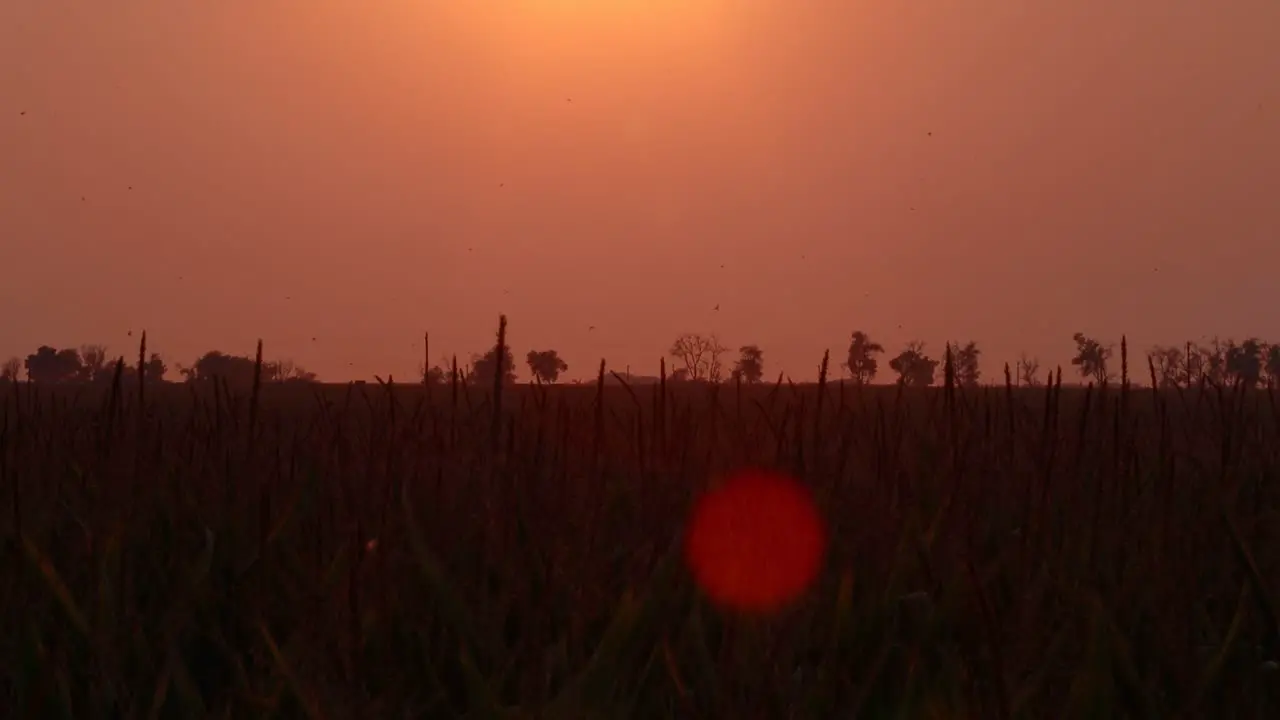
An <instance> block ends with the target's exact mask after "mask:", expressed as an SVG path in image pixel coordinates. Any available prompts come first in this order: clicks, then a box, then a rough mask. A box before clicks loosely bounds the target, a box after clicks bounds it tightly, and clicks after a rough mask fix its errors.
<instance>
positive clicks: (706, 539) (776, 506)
mask: <svg viewBox="0 0 1280 720" xmlns="http://www.w3.org/2000/svg"><path fill="white" fill-rule="evenodd" d="M826 542H827V536H826V527H825V524H824V523H823V521H822V517H821V515H820V514H819V513H818V509H817V507H816V506H815V505H814V502H813V498H812V496H811V494H810V493H809V492H808V490H806V489H805V488H804V487H803V486H801V485H800V484H799V483H798V482H796V481H795V480H793V479H792V478H789V477H787V476H786V475H783V474H781V473H777V472H771V471H767V470H747V471H743V472H739V473H737V474H735V475H733V476H732V477H730V478H729V479H728V480H727V481H726V482H725V483H724V484H723V485H721V486H720V487H718V488H715V489H713V490H711V491H709V492H707V493H706V494H705V495H703V496H702V497H701V498H700V499H699V501H698V503H697V504H696V506H695V507H694V511H693V515H692V517H691V518H690V522H689V528H688V535H687V537H686V539H685V560H686V562H687V563H688V565H689V569H690V571H691V572H692V573H693V577H694V580H695V581H696V582H697V583H698V586H699V587H700V588H701V589H702V591H703V592H704V593H705V594H706V595H707V597H708V598H709V599H710V600H711V601H712V602H714V603H715V604H717V605H719V606H721V607H723V608H725V609H729V610H734V611H737V612H743V613H750V614H767V613H772V612H776V611H777V610H779V609H781V608H782V607H783V606H785V605H787V604H788V603H790V602H792V601H793V600H795V599H796V598H798V597H799V596H800V595H802V594H803V593H804V591H805V590H806V589H808V587H809V586H810V585H811V584H812V583H813V581H814V579H815V578H816V577H817V575H818V572H819V570H820V569H821V567H822V560H823V557H824V555H825V552H826Z"/></svg>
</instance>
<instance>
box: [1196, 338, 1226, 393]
mask: <svg viewBox="0 0 1280 720" xmlns="http://www.w3.org/2000/svg"><path fill="white" fill-rule="evenodd" d="M1191 347H1192V351H1193V352H1194V353H1195V354H1196V360H1197V362H1196V365H1197V366H1198V367H1197V370H1198V372H1197V375H1198V378H1197V381H1198V380H1199V379H1201V378H1202V379H1204V380H1206V381H1208V382H1209V383H1212V384H1214V385H1219V384H1221V383H1222V382H1224V381H1225V380H1226V377H1227V346H1226V343H1224V342H1222V341H1221V340H1219V339H1218V338H1217V337H1216V336H1215V337H1213V338H1210V339H1209V340H1208V342H1206V343H1204V344H1198V343H1197V344H1193V345H1192V346H1191Z"/></svg>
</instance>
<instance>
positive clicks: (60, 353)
mask: <svg viewBox="0 0 1280 720" xmlns="http://www.w3.org/2000/svg"><path fill="white" fill-rule="evenodd" d="M23 365H24V366H25V367H26V369H27V377H29V378H30V379H31V380H32V381H33V382H38V383H65V382H73V381H75V380H76V379H77V378H78V377H79V376H80V373H81V363H80V353H78V352H76V351H75V350H72V349H70V348H68V349H66V350H57V349H55V348H51V347H49V346H48V345H42V346H40V348H39V349H37V350H36V351H35V352H34V353H32V354H31V355H28V356H27V359H26V362H24V363H23Z"/></svg>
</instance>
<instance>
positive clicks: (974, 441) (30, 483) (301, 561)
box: [0, 343, 1280, 719]
mask: <svg viewBox="0 0 1280 720" xmlns="http://www.w3.org/2000/svg"><path fill="white" fill-rule="evenodd" d="M500 344H501V343H500ZM1152 374H1154V371H1153V373H1152ZM606 376H607V374H606V373H604V372H602V373H601V380H602V382H601V383H600V384H599V385H598V386H596V387H591V386H576V387H574V386H570V387H539V386H532V387H524V388H510V387H502V386H501V385H498V386H496V387H495V386H490V387H476V386H467V385H465V384H457V383H454V384H446V385H444V386H443V387H434V388H427V387H424V386H421V385H419V386H403V385H401V386H389V385H373V384H371V385H367V386H356V385H350V386H319V385H308V384H275V385H263V386H261V387H257V386H255V387H254V388H253V389H252V390H249V391H244V392H241V391H238V390H232V389H228V388H227V387H226V386H224V385H223V384H222V383H220V382H218V381H217V380H216V379H214V380H212V381H202V382H194V383H188V384H185V385H168V384H157V385H147V384H137V383H133V384H123V383H119V382H117V383H115V384H114V385H108V386H105V387H102V386H97V387H86V388H81V389H75V388H54V389H50V388H46V387H42V386H40V385H38V384H29V383H11V384H9V385H8V387H7V389H6V390H5V391H4V397H3V411H2V412H0V489H2V490H3V499H2V500H0V507H2V508H3V513H2V517H0V530H2V531H3V537H4V544H3V550H2V552H3V559H2V560H0V576H2V577H0V623H3V624H4V628H3V631H2V632H0V693H2V696H0V704H2V705H3V706H4V707H6V708H11V709H12V711H13V712H12V714H7V716H8V717H15V718H19V717H21V718H27V717H30V718H35V717H39V718H54V717H74V718H117V717H122V718H154V717H159V718H202V717H227V718H254V717H279V718H291V717H315V718H355V717H361V718H383V717H385V718H401V717H414V718H447V717H471V718H565V719H568V718H602V719H613V718H662V717H681V718H790V717H795V718H820V719H826V718H845V717H855V716H856V717H871V718H927V717H937V718H943V717H946V718H961V717H963V718H1013V717H1018V718H1053V717H1064V718H1074V717H1080V718H1106V717H1114V718H1121V717H1128V718H1152V719H1155V718H1174V717H1221V718H1228V717H1280V671H1277V669H1276V660H1277V659H1278V658H1277V652H1278V651H1280V647H1278V645H1277V634H1276V633H1277V628H1276V612H1277V608H1276V604H1275V603H1276V602H1277V600H1276V593H1277V592H1280V516H1278V515H1277V508H1280V485H1278V484H1277V480H1278V479H1280V427H1278V426H1277V419H1278V417H1280V397H1277V396H1276V395H1275V394H1273V393H1271V392H1268V391H1264V390H1253V389H1246V388H1244V387H1242V386H1239V385H1238V386H1237V387H1235V388H1230V387H1221V386H1213V385H1212V384H1209V383H1202V384H1201V385H1200V386H1198V387H1191V388H1175V389H1164V390H1152V389H1150V388H1145V389H1136V388H1130V387H1129V385H1128V380H1127V378H1121V379H1120V380H1119V381H1118V382H1114V383H1111V384H1109V385H1103V386H1100V387H1090V388H1088V389H1081V390H1073V389H1063V388H1062V385H1061V374H1060V373H1059V375H1058V381H1057V383H1056V384H1051V385H1050V386H1048V387H1045V388H1035V389H1032V388H1014V387H1011V386H1006V387H998V386H997V387H994V388H977V389H973V388H958V387H956V386H955V384H954V383H951V382H948V383H946V384H945V386H944V387H940V388H936V389H935V388H903V387H897V388H895V387H883V388H881V387H854V386H852V385H845V384H835V383H830V384H820V385H817V386H813V385H810V386H803V387H797V386H791V385H789V384H780V385H768V384H766V385H763V386H762V385H755V386H748V385H739V384H736V383H730V384H724V385H697V384H692V383H684V384H681V385H678V386H677V385H668V384H665V383H662V384H657V385H654V386H647V387H644V388H632V387H630V386H627V385H625V384H620V383H612V384H608V385H607V386H606V384H605V383H603V379H604V378H605V377H606ZM746 464H758V465H768V466H775V467H780V468H783V469H785V470H787V471H789V472H792V473H794V474H795V475H796V476H798V477H799V478H801V479H802V480H803V481H804V482H806V483H808V484H809V485H810V486H811V487H812V488H813V489H814V492H815V493H816V495H817V497H818V499H819V502H820V504H821V506H822V508H823V511H824V513H825V514H826V517H827V518H828V521H829V523H830V530H831V537H832V546H831V548H830V552H829V557H828V568H827V571H826V573H825V574H824V576H823V577H822V578H821V581H820V583H819V585H818V586H817V587H815V588H814V589H813V590H812V592H810V593H809V595H808V596H807V597H806V598H805V599H803V600H802V601H801V602H799V603H798V604H797V605H795V606H794V607H793V608H791V609H790V610H788V611H787V612H786V613H784V614H783V615H781V616H778V617H773V618H768V619H753V618H738V617H731V616H726V615H724V614H722V613H720V612H718V611H716V610H715V609H713V608H711V607H709V606H708V605H707V604H705V602H704V601H703V600H702V599H701V598H700V597H699V596H698V594H697V592H696V591H695V589H694V588H692V587H691V585H690V580H689V578H688V576H687V575H686V573H685V572H684V569H683V567H682V565H681V562H680V554H679V543H680V539H681V530H682V523H683V519H684V517H685V514H686V510H687V509H688V507H689V505H690V502H691V500H692V498H693V497H694V495H695V494H696V493H697V492H699V491H700V490H701V489H702V488H704V487H706V485H707V483H708V482H710V481H711V479H713V478H715V477H716V476H717V475H718V474H720V473H723V472H725V471H727V470H730V469H732V468H736V467H739V466H742V465H746Z"/></svg>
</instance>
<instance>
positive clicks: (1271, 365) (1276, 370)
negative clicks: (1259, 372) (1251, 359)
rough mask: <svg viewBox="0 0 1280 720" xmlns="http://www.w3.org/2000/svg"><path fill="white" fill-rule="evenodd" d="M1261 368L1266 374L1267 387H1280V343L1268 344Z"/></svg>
mask: <svg viewBox="0 0 1280 720" xmlns="http://www.w3.org/2000/svg"><path fill="white" fill-rule="evenodd" d="M1265 358H1266V359H1265V360H1263V363H1262V369H1263V371H1264V372H1265V373H1266V375H1267V387H1273V388H1274V387H1280V345H1274V344H1273V345H1268V346H1267V354H1266V356H1265Z"/></svg>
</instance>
